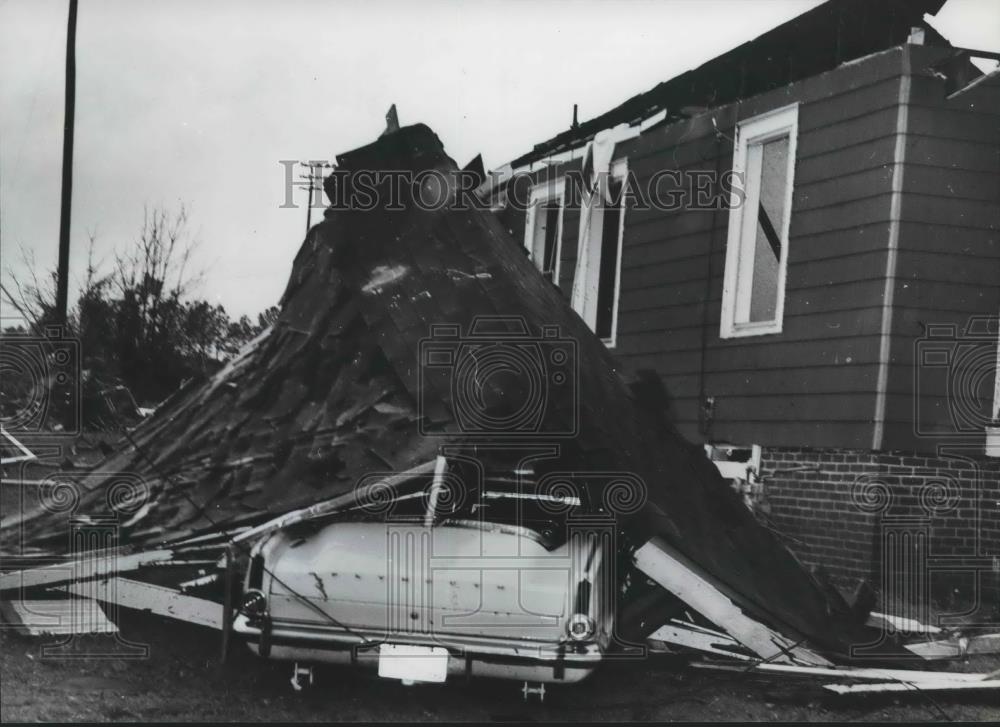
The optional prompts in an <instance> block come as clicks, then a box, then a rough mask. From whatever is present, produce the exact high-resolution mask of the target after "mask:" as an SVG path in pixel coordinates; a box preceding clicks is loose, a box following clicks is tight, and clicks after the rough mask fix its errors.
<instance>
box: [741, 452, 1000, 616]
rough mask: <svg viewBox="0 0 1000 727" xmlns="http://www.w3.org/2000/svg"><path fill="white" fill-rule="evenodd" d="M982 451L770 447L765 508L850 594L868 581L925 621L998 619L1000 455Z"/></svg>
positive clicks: (764, 463) (889, 601)
mask: <svg viewBox="0 0 1000 727" xmlns="http://www.w3.org/2000/svg"><path fill="white" fill-rule="evenodd" d="M981 452H982V450H981V449H980V450H978V451H972V450H962V448H960V447H955V448H953V449H950V450H944V451H941V452H939V454H938V455H937V456H927V455H918V454H912V453H906V452H870V451H859V450H811V449H791V448H765V449H764V450H763V452H762V460H761V475H762V478H763V481H762V485H761V487H760V489H759V495H758V502H757V504H756V509H757V512H758V513H759V516H760V518H761V520H762V521H763V522H765V524H768V525H769V526H771V527H772V528H773V529H774V530H775V531H777V532H778V533H779V534H780V535H781V536H782V538H783V539H784V540H785V542H786V543H787V545H788V546H789V547H790V548H791V549H792V551H793V552H794V553H795V554H796V555H797V556H798V557H799V558H800V559H801V560H803V561H804V562H805V563H806V564H808V565H810V566H822V567H823V568H824V569H825V570H826V572H827V573H828V574H829V575H830V576H831V577H832V579H833V581H834V582H835V583H836V584H837V585H838V586H839V587H840V588H841V589H842V590H844V591H845V592H847V593H848V594H850V593H851V592H853V590H854V588H855V587H856V586H857V583H858V581H859V580H860V579H866V580H868V581H869V582H870V583H871V585H872V587H873V588H874V589H875V590H876V592H877V593H878V594H879V595H880V601H881V603H882V605H883V606H885V607H887V608H896V609H897V612H898V608H899V606H900V604H910V605H909V606H908V610H909V612H910V613H911V614H913V615H916V616H921V617H923V618H932V617H933V616H934V615H941V614H944V613H950V614H959V613H965V614H966V615H965V618H975V619H977V620H983V619H986V620H991V621H994V620H995V619H996V618H997V616H998V612H1000V459H996V458H988V457H985V456H983V455H982V454H981ZM883 564H886V565H883ZM914 607H916V608H918V609H922V611H917V612H914V611H913V609H914ZM928 609H930V610H932V611H933V612H934V613H929V612H928V611H927V610H928ZM966 612H967V613H966Z"/></svg>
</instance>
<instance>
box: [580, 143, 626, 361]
mask: <svg viewBox="0 0 1000 727" xmlns="http://www.w3.org/2000/svg"><path fill="white" fill-rule="evenodd" d="M608 179H609V180H610V179H614V180H616V181H620V182H621V184H622V195H621V199H620V200H619V203H618V205H619V206H618V210H619V215H618V246H617V251H618V254H617V259H616V260H615V272H614V276H613V277H612V280H613V281H614V286H615V290H614V298H613V300H612V303H611V335H610V336H608V337H603V338H601V342H602V343H603V344H604V345H605V346H606V347H607V348H609V349H613V348H615V346H616V345H617V344H618V306H619V302H620V300H621V292H622V281H621V278H622V255H623V250H624V247H625V214H626V212H627V211H628V205H627V204H626V202H627V201H628V195H627V194H626V185H627V184H628V158H627V157H618V158H616V159H613V160H612V162H611V164H610V165H609V166H608ZM598 204H599V205H600V206H599V207H596V208H595V207H594V205H598ZM606 211H607V208H606V207H604V206H603V203H602V202H600V201H598V200H596V199H595V200H593V201H592V202H591V206H590V208H589V209H588V210H587V211H586V212H585V214H587V215H589V216H590V225H589V228H588V229H587V230H586V232H587V235H586V238H587V239H583V237H584V222H583V219H582V217H581V222H580V225H581V230H580V240H579V243H578V244H579V245H580V247H581V249H580V250H579V253H578V254H579V255H580V256H581V257H584V258H585V260H584V262H585V264H584V265H583V276H584V278H583V280H582V281H581V282H580V284H579V290H580V293H579V295H580V298H579V299H577V298H576V297H575V296H574V298H573V299H572V300H571V304H572V305H573V310H575V311H576V312H577V313H578V314H579V315H580V317H581V318H582V319H583V321H584V323H586V324H587V327H588V328H590V330H591V331H593V332H594V333H595V334H596V333H597V315H598V310H597V304H598V300H599V298H600V279H601V265H600V263H601V259H600V258H601V253H602V252H603V251H602V249H601V246H602V245H603V243H604V222H605V214H604V213H605V212H606ZM595 263H596V264H595ZM577 264H578V267H577V270H578V271H579V270H580V267H579V265H580V261H578V263H577ZM573 282H574V287H576V282H577V281H575V280H574V281H573Z"/></svg>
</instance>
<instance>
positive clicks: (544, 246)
mask: <svg viewBox="0 0 1000 727" xmlns="http://www.w3.org/2000/svg"><path fill="white" fill-rule="evenodd" d="M565 194H566V182H565V179H564V178H560V179H557V180H553V181H550V182H546V183H544V184H541V185H538V186H536V187H535V188H534V189H532V190H531V200H530V205H529V207H528V215H527V220H526V222H525V224H526V227H525V233H524V246H525V247H526V248H528V253H529V255H530V256H531V259H532V261H533V262H534V263H535V265H536V266H537V267H538V269H539V270H540V271H541V272H542V275H544V276H545V277H546V278H547V279H548V280H550V281H552V282H553V283H555V284H556V285H558V284H559V258H560V256H561V253H562V220H563V201H564V199H565Z"/></svg>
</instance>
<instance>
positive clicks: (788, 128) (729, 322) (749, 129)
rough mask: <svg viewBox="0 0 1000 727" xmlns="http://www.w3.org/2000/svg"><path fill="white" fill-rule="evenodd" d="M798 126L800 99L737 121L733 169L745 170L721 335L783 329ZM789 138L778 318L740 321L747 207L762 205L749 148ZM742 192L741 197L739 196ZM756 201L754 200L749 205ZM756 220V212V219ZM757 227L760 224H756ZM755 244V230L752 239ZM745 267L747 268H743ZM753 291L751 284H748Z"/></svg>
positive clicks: (730, 240)
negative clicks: (751, 177) (749, 172)
mask: <svg viewBox="0 0 1000 727" xmlns="http://www.w3.org/2000/svg"><path fill="white" fill-rule="evenodd" d="M798 131H799V104H798V103H794V104H789V105H787V106H782V107H780V108H777V109H773V110H772V111H768V112H766V113H763V114H759V115H757V116H753V117H751V118H748V119H746V120H745V121H741V122H740V123H739V124H738V125H737V130H736V133H737V137H736V147H735V149H734V150H733V172H734V173H736V174H743V184H742V189H741V190H736V189H734V190H733V193H732V196H731V198H730V208H729V231H728V234H727V236H726V267H725V274H724V278H723V286H722V316H721V321H720V326H719V336H720V337H721V338H740V337H744V336H762V335H769V334H776V333H781V332H782V330H783V326H784V317H785V284H786V278H787V271H788V237H789V234H788V232H789V228H790V226H791V219H792V211H793V210H792V200H793V197H794V192H795V161H796V148H797V145H798ZM784 136H787V137H788V160H787V164H788V168H787V171H786V174H787V177H786V178H787V180H788V185H787V189H786V190H785V209H786V210H787V213H786V214H785V219H784V220H783V221H782V224H781V230H780V231H779V234H780V241H781V258H780V260H779V261H778V280H777V298H776V300H775V313H774V319H773V320H768V321H740V320H738V319H737V317H738V314H740V313H741V312H743V310H744V309H745V307H746V306H747V305H748V303H747V299H743V300H740V298H742V297H743V296H742V295H741V291H742V290H746V289H747V288H746V284H747V283H748V282H749V283H750V285H751V286H752V280H753V277H752V276H753V267H752V266H746V265H740V262H741V261H742V260H743V258H744V257H745V256H746V255H747V253H748V252H749V253H750V255H751V256H752V254H753V252H754V249H755V248H750V249H749V250H748V247H749V243H748V242H747V240H746V239H745V237H744V232H745V230H744V227H745V226H746V223H747V220H746V210H747V209H749V208H750V207H754V208H755V209H756V207H757V205H758V204H759V199H760V190H759V181H760V180H759V178H758V179H757V180H755V181H754V182H753V184H752V185H751V183H750V181H749V179H748V178H747V176H746V172H747V166H748V161H749V154H750V149H751V147H754V146H761V145H763V144H764V143H766V142H769V141H773V140H775V139H780V138H782V137H784ZM741 192H742V194H743V198H742V199H741V198H740V193H741ZM751 202H752V204H751ZM753 219H754V220H756V215H755V216H754V218H753ZM752 229H753V230H754V231H756V229H757V228H756V223H755V224H754V225H753V228H752ZM751 239H752V242H753V245H754V246H755V245H756V242H757V240H756V232H755V234H754V235H753V237H752V238H751ZM744 271H746V272H744ZM750 289H751V290H752V288H750Z"/></svg>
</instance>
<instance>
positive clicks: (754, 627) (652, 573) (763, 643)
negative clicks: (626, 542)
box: [635, 538, 831, 666]
mask: <svg viewBox="0 0 1000 727" xmlns="http://www.w3.org/2000/svg"><path fill="white" fill-rule="evenodd" d="M635 565H636V567H637V568H638V569H639V570H641V571H642V572H643V573H645V574H646V575H647V576H649V577H650V578H652V579H653V580H654V581H656V582H657V583H658V584H660V585H661V586H663V587H664V588H666V589H667V590H668V591H670V592H671V593H672V594H674V595H675V596H676V597H677V598H679V599H680V600H681V601H683V602H684V603H686V604H687V605H688V606H690V607H691V608H692V609H694V610H695V611H697V612H698V613H700V614H701V615H702V616H704V617H705V618H707V619H708V620H709V621H711V622H712V623H714V624H715V625H717V626H719V627H720V628H724V629H725V630H726V632H727V633H728V634H729V635H730V636H732V637H733V638H734V639H735V640H736V641H738V642H739V643H741V644H742V645H743V646H745V647H746V648H748V649H750V650H751V651H752V652H754V653H755V654H758V655H759V656H761V657H763V658H765V659H771V660H772V661H774V662H775V663H787V664H795V663H796V661H798V662H799V663H804V664H809V665H812V666H831V663H830V662H829V661H827V660H826V659H825V658H823V657H822V656H820V655H819V654H816V653H815V652H813V651H811V650H809V649H807V648H805V647H803V646H800V645H798V644H797V643H796V642H795V641H793V640H792V639H790V638H788V637H786V636H784V635H783V634H780V633H778V632H777V631H774V630H773V629H770V628H768V627H767V626H765V625H764V624H762V623H760V622H759V621H756V620H754V619H752V618H750V617H749V616H747V615H746V614H745V613H743V611H742V609H740V608H739V606H737V605H736V604H735V603H733V601H732V600H731V599H730V598H729V597H728V596H727V595H726V594H724V593H722V592H721V591H720V590H718V589H717V588H716V587H715V586H713V585H712V584H711V583H709V582H708V581H707V580H705V579H704V578H703V577H702V576H700V575H699V574H698V573H697V572H695V571H694V570H693V569H692V568H691V567H690V566H689V565H688V564H687V563H686V562H685V560H684V559H682V558H681V557H680V556H679V554H675V551H674V550H673V548H671V547H670V546H669V545H667V543H666V542H665V541H664V540H662V539H661V538H653V539H652V540H650V541H649V542H648V543H646V544H645V545H643V546H642V547H641V548H639V550H637V551H636V553H635Z"/></svg>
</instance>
